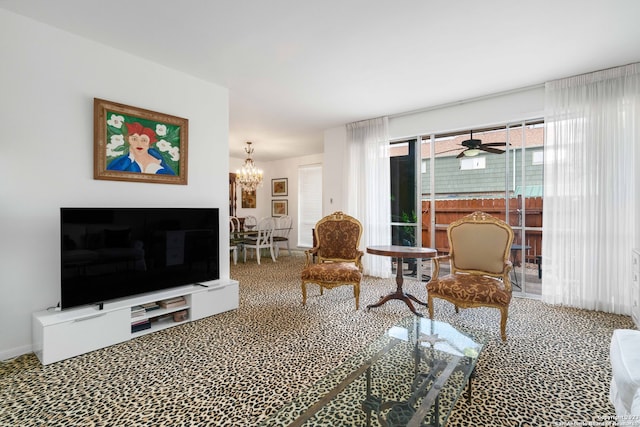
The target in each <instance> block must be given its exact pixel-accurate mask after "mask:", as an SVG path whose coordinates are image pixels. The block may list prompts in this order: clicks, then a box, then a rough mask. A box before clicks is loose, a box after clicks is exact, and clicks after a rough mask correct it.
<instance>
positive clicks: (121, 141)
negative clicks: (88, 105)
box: [93, 98, 189, 185]
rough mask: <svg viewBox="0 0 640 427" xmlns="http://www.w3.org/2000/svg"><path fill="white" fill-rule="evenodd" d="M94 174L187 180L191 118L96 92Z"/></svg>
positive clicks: (118, 178)
mask: <svg viewBox="0 0 640 427" xmlns="http://www.w3.org/2000/svg"><path fill="white" fill-rule="evenodd" d="M93 118H94V123H93V130H94V149H93V150H94V153H93V158H94V161H93V177H94V179H105V180H114V181H139V182H151V183H160V184H179V185H187V153H188V135H189V120H188V119H184V118H181V117H176V116H171V115H169V114H163V113H158V112H156V111H151V110H145V109H143V108H138V107H132V106H130V105H125V104H120V103H117V102H111V101H106V100H104V99H98V98H94V100H93Z"/></svg>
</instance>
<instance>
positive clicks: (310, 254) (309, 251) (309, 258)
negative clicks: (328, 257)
mask: <svg viewBox="0 0 640 427" xmlns="http://www.w3.org/2000/svg"><path fill="white" fill-rule="evenodd" d="M318 249H319V248H318V247H317V246H316V247H315V248H311V249H307V250H306V251H304V254H305V256H306V258H307V259H306V261H305V264H304V267H305V268H307V267H309V265H311V264H312V263H313V255H315V254H316V253H317V252H318Z"/></svg>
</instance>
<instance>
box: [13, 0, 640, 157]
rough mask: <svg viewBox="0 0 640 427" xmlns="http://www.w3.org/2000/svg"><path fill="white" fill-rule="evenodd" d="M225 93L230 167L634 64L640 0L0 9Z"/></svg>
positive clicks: (64, 0) (189, 0)
mask: <svg viewBox="0 0 640 427" xmlns="http://www.w3.org/2000/svg"><path fill="white" fill-rule="evenodd" d="M0 8H4V9H7V10H10V11H13V12H15V13H18V14H21V15H25V16H28V17H31V18H33V19H36V20H38V21H42V22H45V23H48V24H50V25H52V26H55V27H58V28H61V29H64V30H67V31H69V32H72V33H76V34H78V35H81V36H84V37H87V38H89V39H93V40H96V41H98V42H101V43H104V44H106V45H110V46H113V47H115V48H118V49H121V50H124V51H128V52H131V53H133V54H135V55H137V56H140V57H144V58H147V59H149V60H152V61H154V62H157V63H160V64H164V65H166V66H168V67H172V68H175V69H178V70H181V71H183V72H185V73H189V74H192V75H194V76H197V77H199V78H202V79H204V80H208V81H211V82H214V83H216V84H219V85H222V86H225V87H227V88H229V98H230V124H229V126H230V135H229V146H230V154H231V156H232V157H238V158H243V157H245V154H244V152H243V147H244V142H245V141H253V142H254V148H255V150H256V151H255V155H254V158H255V159H256V160H273V159H279V158H285V157H294V156H301V155H307V154H315V153H321V152H322V151H323V131H324V130H325V129H328V128H331V127H335V126H339V125H342V124H345V123H349V122H353V121H357V120H363V119H369V118H373V117H379V116H384V115H393V114H397V113H402V112H407V111H412V110H418V109H423V108H427V107H432V106H436V105H441V104H446V103H450V102H455V101H460V100H464V99H470V98H474V97H478V96H483V95H487V94H492V93H497V92H502V91H506V90H511V89H517V88H522V87H527V86H531V85H536V84H541V83H544V82H545V81H548V80H553V79H557V78H562V77H568V76H571V75H575V74H581V73H585V72H590V71H596V70H600V69H603V68H608V67H613V66H618V65H624V64H628V63H632V62H637V61H640V24H638V17H640V1H638V0H538V1H519V0H485V1H481V0H396V1H390V0H109V1H97V0H56V1H51V0H0Z"/></svg>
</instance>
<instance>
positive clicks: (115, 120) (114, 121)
mask: <svg viewBox="0 0 640 427" xmlns="http://www.w3.org/2000/svg"><path fill="white" fill-rule="evenodd" d="M123 123H124V117H122V116H118V115H116V114H112V115H111V118H110V119H109V120H107V124H108V125H109V126H113V127H114V128H118V129H120V128H121V127H122V124H123Z"/></svg>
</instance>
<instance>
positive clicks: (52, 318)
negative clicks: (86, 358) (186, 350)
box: [32, 279, 239, 365]
mask: <svg viewBox="0 0 640 427" xmlns="http://www.w3.org/2000/svg"><path fill="white" fill-rule="evenodd" d="M203 285H204V286H202V285H188V286H181V287H178V288H171V289H166V290H162V291H158V292H152V293H147V294H142V295H136V296H132V297H128V298H122V299H117V300H113V301H106V302H105V303H104V304H103V306H102V309H100V308H99V306H98V305H92V306H83V307H77V308H71V309H68V310H63V311H54V310H45V311H39V312H36V313H34V314H33V324H32V328H33V330H32V332H33V349H34V352H35V354H36V356H37V357H38V359H40V362H42V364H43V365H47V364H50V363H53V362H58V361H60V360H63V359H67V358H70V357H73V356H78V355H80V354H83V353H88V352H90V351H93V350H97V349H100V348H104V347H108V346H111V345H114V344H117V343H120V342H124V341H128V340H130V339H133V338H136V337H139V336H142V335H145V334H149V333H152V332H156V331H159V330H162V329H166V328H170V327H172V326H176V325H180V324H182V323H185V322H190V321H194V320H198V319H202V318H204V317H208V316H212V315H214V314H218V313H222V312H225V311H229V310H234V309H237V308H238V304H239V288H238V282H237V281H236V280H231V279H227V280H213V281H210V282H204V283H203ZM176 297H184V300H185V304H184V305H180V306H175V307H169V308H158V309H155V310H151V311H147V312H146V313H145V314H143V316H142V318H144V319H148V320H149V324H150V327H149V328H148V329H144V330H141V331H138V332H132V325H134V324H135V323H138V322H140V320H141V317H140V316H138V317H132V313H133V311H134V310H132V308H134V307H138V306H141V305H142V304H148V303H154V302H160V301H167V300H170V299H172V298H176ZM178 312H184V313H180V316H178V318H174V314H175V313H178Z"/></svg>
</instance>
